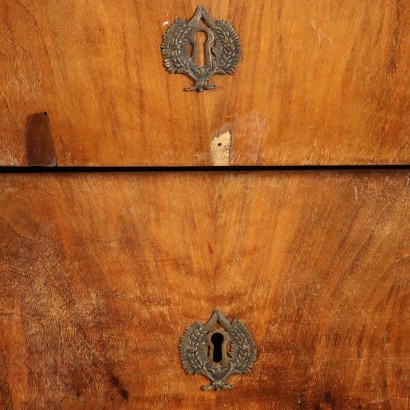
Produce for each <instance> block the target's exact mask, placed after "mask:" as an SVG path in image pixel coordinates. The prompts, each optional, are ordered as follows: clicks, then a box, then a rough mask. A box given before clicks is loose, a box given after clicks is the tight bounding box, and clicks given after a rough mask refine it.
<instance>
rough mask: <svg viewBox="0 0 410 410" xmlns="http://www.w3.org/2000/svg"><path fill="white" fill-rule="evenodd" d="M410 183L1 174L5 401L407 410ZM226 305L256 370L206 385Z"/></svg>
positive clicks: (361, 175)
mask: <svg viewBox="0 0 410 410" xmlns="http://www.w3.org/2000/svg"><path fill="white" fill-rule="evenodd" d="M409 180H410V172H409V171H406V170H401V171H399V170H397V171H387V170H386V171H363V170H362V171H314V172H313V171H283V172H273V171H272V172H270V171H257V172H229V171H227V172H164V173H162V172H158V173H155V172H152V173H111V174H110V173H101V174H100V173H86V174H75V173H68V174H49V173H44V174H2V175H0V187H1V188H0V209H1V215H0V232H1V236H0V407H1V408H4V409H12V408H16V409H19V408H46V409H53V408H67V409H79V408H90V409H91V408H92V409H95V408H113V409H118V408H123V407H124V408H126V407H129V408H138V409H143V408H144V409H145V408H146V409H170V408H177V409H190V408H192V409H210V408H237V409H250V408H255V409H257V408H260V409H266V408H279V409H342V408H349V409H351V408H364V409H405V408H409V396H410V383H409V381H410V343H409V340H410V224H409V220H410V207H409V204H410V189H409ZM215 309H220V310H221V311H222V312H223V313H224V314H225V316H226V317H227V318H228V319H230V320H231V319H235V318H239V319H241V320H243V321H244V322H246V324H247V326H248V328H249V329H250V331H251V332H252V334H253V336H254V339H255V342H256V345H257V348H258V357H257V361H256V363H255V366H254V369H253V371H252V373H250V374H248V375H244V376H240V377H233V378H232V381H233V382H234V383H235V388H234V389H233V390H229V391H228V390H227V391H220V392H205V391H201V390H200V389H199V387H200V386H201V384H204V382H206V380H205V379H203V378H202V376H186V375H185V374H184V372H183V370H182V367H181V364H180V361H179V356H178V343H179V337H180V336H181V335H182V333H183V331H184V329H185V328H187V327H188V326H189V325H191V324H192V323H193V322H195V321H200V322H201V323H205V322H206V321H207V320H208V319H209V317H210V315H211V313H212V312H213V311H214V310H215Z"/></svg>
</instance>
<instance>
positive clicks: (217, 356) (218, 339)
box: [211, 333, 225, 363]
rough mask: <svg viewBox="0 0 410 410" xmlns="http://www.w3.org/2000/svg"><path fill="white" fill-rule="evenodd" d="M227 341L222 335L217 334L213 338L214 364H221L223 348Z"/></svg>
mask: <svg viewBox="0 0 410 410" xmlns="http://www.w3.org/2000/svg"><path fill="white" fill-rule="evenodd" d="M224 341H225V338H224V337H223V335H222V334H221V333H215V334H213V335H212V337H211V342H212V344H213V345H214V351H213V357H212V361H213V362H214V363H220V362H222V359H223V356H222V346H223V343H224Z"/></svg>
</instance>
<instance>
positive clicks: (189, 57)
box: [162, 6, 241, 91]
mask: <svg viewBox="0 0 410 410" xmlns="http://www.w3.org/2000/svg"><path fill="white" fill-rule="evenodd" d="M198 33H203V34H204V35H205V37H206V41H205V42H204V43H201V44H199V42H198V36H197V35H198ZM190 50H192V54H191V53H190ZM199 53H201V54H202V55H201V56H199ZM162 56H163V58H164V64H165V67H166V68H167V69H168V71H169V72H170V73H178V74H186V75H188V76H190V77H191V78H193V79H194V80H195V86H193V87H190V88H186V91H204V90H211V89H214V88H216V86H215V85H210V84H209V79H210V78H211V77H212V76H214V75H216V74H233V73H234V72H235V68H236V66H237V65H238V63H239V60H240V57H241V45H240V41H239V36H238V34H237V32H236V31H235V29H234V28H233V27H232V24H231V23H230V22H229V21H224V20H213V19H212V18H211V16H210V15H209V13H208V12H207V10H206V9H205V7H204V6H199V7H198V9H197V11H196V13H195V15H194V17H193V18H192V19H191V20H190V21H188V22H187V21H185V20H182V19H180V18H179V19H177V20H175V23H174V24H172V25H171V26H170V27H169V28H168V30H167V31H166V32H165V34H164V40H163V43H162ZM199 57H200V58H199ZM199 61H202V62H203V65H202V64H201V65H199V64H198V62H199Z"/></svg>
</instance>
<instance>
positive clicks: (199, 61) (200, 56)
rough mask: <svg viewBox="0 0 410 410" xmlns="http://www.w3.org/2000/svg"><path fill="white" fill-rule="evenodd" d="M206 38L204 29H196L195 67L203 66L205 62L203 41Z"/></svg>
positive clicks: (204, 41)
mask: <svg viewBox="0 0 410 410" xmlns="http://www.w3.org/2000/svg"><path fill="white" fill-rule="evenodd" d="M207 40H208V34H207V33H206V32H204V31H198V33H196V36H195V41H196V44H197V53H196V61H195V65H196V66H197V67H203V66H204V65H205V62H206V56H205V43H206V41H207Z"/></svg>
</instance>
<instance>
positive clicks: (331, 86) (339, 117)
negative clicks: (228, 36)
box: [0, 0, 410, 166]
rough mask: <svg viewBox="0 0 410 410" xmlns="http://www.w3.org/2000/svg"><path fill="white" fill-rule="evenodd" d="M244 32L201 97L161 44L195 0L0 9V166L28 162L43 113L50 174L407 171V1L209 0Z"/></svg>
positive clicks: (13, 3)
mask: <svg viewBox="0 0 410 410" xmlns="http://www.w3.org/2000/svg"><path fill="white" fill-rule="evenodd" d="M201 3H203V4H204V5H205V6H206V7H207V8H208V10H209V12H210V13H211V15H212V16H213V17H214V18H215V19H228V20H230V21H232V22H233V24H234V26H235V27H236V29H237V31H238V33H239V35H240V38H241V41H242V48H243V58H242V62H241V64H240V65H239V67H238V70H237V73H236V74H235V75H233V76H223V77H222V76H218V77H215V79H214V83H215V84H217V85H218V86H219V89H217V90H215V91H212V92H210V91H208V92H205V93H203V94H198V93H188V92H184V91H183V89H184V88H186V87H189V86H191V85H192V81H191V80H190V79H189V78H187V77H185V76H182V75H170V74H168V73H167V72H166V70H165V69H164V67H163V63H162V57H161V52H160V46H161V42H162V35H163V33H164V32H165V30H166V29H167V28H168V27H169V25H170V24H171V23H172V22H173V21H174V20H175V19H176V18H177V17H182V18H184V19H189V18H190V17H191V16H192V15H193V14H194V12H195V9H196V7H197V6H198V5H199V4H200V3H198V2H197V1H193V0H178V1H171V0H117V1H112V0H88V1H84V0H71V1H66V0H41V1H40V0H19V1H17V0H2V1H1V2H0V165H26V164H30V163H31V162H32V161H31V158H30V156H31V152H30V150H26V146H30V143H26V125H27V117H29V116H30V115H32V114H35V113H39V112H48V114H49V118H50V123H51V129H52V141H51V142H50V147H49V148H47V150H48V151H51V150H54V156H50V158H49V162H48V163H47V164H46V165H55V164H56V163H57V164H58V165H66V166H78V165H84V166H108V165H110V166H112V165H114V166H129V165H133V166H175V165H211V164H214V161H213V159H212V158H213V157H214V156H218V152H214V151H215V149H216V150H218V145H217V144H216V148H213V141H215V138H218V137H219V136H220V135H226V133H227V132H228V133H230V135H231V138H230V140H228V142H227V144H224V145H223V146H222V147H221V148H220V149H221V150H223V151H226V152H228V153H229V158H227V162H226V163H225V165H303V164H310V165H320V164H322V165H324V164H328V165H329V164H333V165H338V164H347V165H351V164H408V163H409V162H410V144H409V135H410V115H409V108H410V104H409V102H410V83H409V73H410V2H409V1H406V0H360V1H358V0H344V1H339V0H231V1H229V0H204V1H203V2H201Z"/></svg>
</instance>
